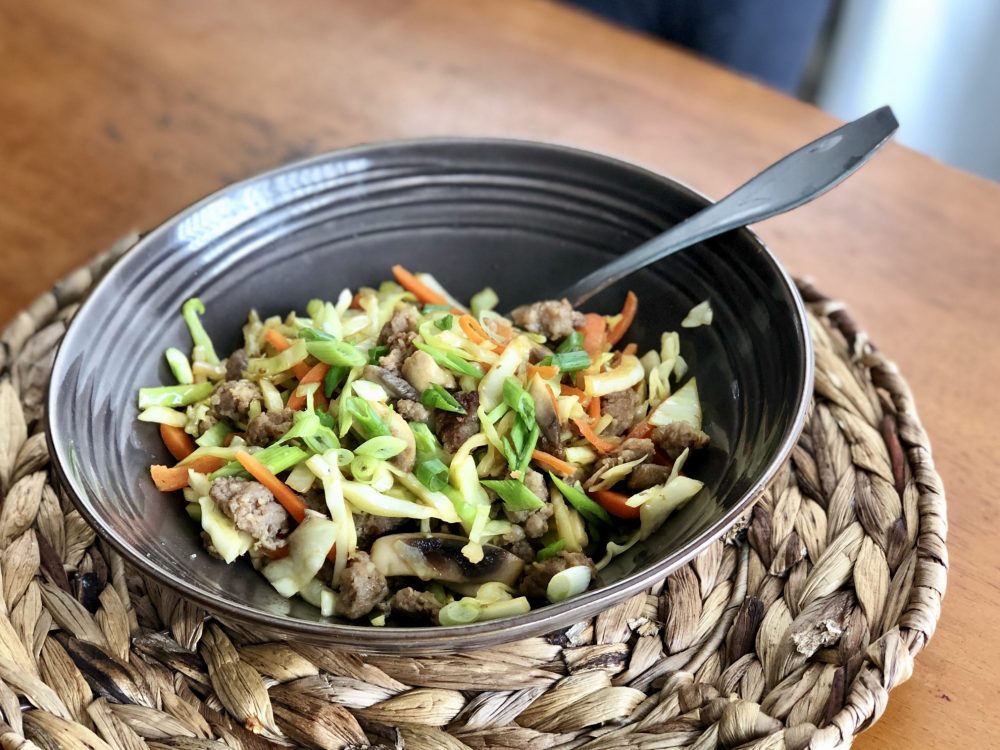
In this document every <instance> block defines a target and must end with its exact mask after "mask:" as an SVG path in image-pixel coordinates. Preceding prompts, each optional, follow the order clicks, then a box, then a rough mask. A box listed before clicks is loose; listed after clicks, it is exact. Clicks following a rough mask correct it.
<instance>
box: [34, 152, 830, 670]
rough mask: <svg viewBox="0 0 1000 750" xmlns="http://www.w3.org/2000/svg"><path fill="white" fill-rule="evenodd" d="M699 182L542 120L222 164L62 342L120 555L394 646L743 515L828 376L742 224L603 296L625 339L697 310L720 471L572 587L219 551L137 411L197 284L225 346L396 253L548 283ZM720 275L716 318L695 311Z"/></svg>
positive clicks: (53, 411)
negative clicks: (339, 602) (465, 606)
mask: <svg viewBox="0 0 1000 750" xmlns="http://www.w3.org/2000/svg"><path fill="white" fill-rule="evenodd" d="M708 202H709V201H708V200H707V199H705V198H704V197H702V196H700V195H698V194H697V193H695V192H694V191H692V190H690V189H689V188H687V187H685V186H683V185H680V184H678V183H677V182H675V181H673V180H670V179H668V178H666V177H662V176H659V175H656V174H653V173H651V172H648V171H645V170H643V169H640V168H638V167H635V166H632V165H629V164H626V163H623V162H620V161H616V160H614V159H610V158H607V157H603V156H599V155H596V154H592V153H587V152H583V151H578V150H573V149H569V148H563V147H558V146H552V145H545V144H539V143H531V142H520V141H502V140H484V139H432V140H417V141H403V142H394V143H387V144H376V145H371V146H362V147H357V148H351V149H346V150H342V151H337V152H333V153H329V154H324V155H321V156H318V157H315V158H312V159H308V160H306V161H303V162H299V163H296V164H292V165H289V166H286V167H282V168H280V169H277V170H275V171H272V172H268V173H266V174H263V175H260V176H257V177H253V178H251V179H248V180H246V181H244V182H241V183H238V184H236V185H233V186H230V187H227V188H225V189H223V190H221V191H220V192H218V193H216V194H214V195H212V196H210V197H208V198H206V199H204V200H203V201H201V202H199V203H198V204H196V205H194V206H193V207H191V208H189V209H187V210H185V211H184V212H182V213H181V214H179V215H178V216H176V217H174V218H172V219H170V220H169V221H167V222H166V223H164V224H163V225H162V226H160V227H159V228H158V229H156V230H155V231H153V232H152V233H150V234H149V235H147V236H146V237H144V238H143V239H142V240H141V241H140V242H139V243H138V244H137V245H136V246H135V247H134V248H133V249H132V250H131V251H130V252H129V253H127V254H126V255H125V256H124V257H123V258H122V259H121V260H120V261H119V262H118V263H117V264H116V265H115V266H114V267H113V268H112V269H111V270H110V272H109V273H108V274H107V276H106V277H105V278H104V279H103V280H102V281H101V282H100V283H99V284H98V285H97V287H96V288H95V289H94V290H93V292H92V293H91V294H90V296H89V298H88V299H87V300H86V302H85V303H84V304H83V306H82V307H81V308H80V310H79V312H78V313H77V314H76V317H75V318H74V320H73V322H72V324H71V325H70V327H69V330H68V331H67V333H66V336H65V338H64V340H63V342H62V345H61V347H60V349H59V352H58V355H57V357H56V361H55V365H54V368H53V373H52V380H51V384H50V392H49V397H48V409H47V413H48V421H49V432H48V434H49V442H50V447H51V453H52V457H53V461H54V463H55V466H56V468H57V471H58V473H59V475H60V478H61V480H62V482H63V484H64V486H65V487H66V489H67V490H68V492H69V494H70V496H71V497H72V498H73V500H74V502H75V503H76V505H77V507H78V508H79V509H80V512H81V513H82V514H83V515H84V517H85V518H86V519H87V521H89V522H90V523H91V524H92V525H93V526H94V528H95V529H96V530H97V532H98V533H99V534H100V535H101V536H102V537H103V538H105V539H106V540H107V541H108V542H109V543H110V544H111V545H112V546H113V547H114V548H115V549H117V550H118V551H119V552H120V553H121V554H122V555H123V556H124V557H125V558H126V560H127V561H128V562H129V563H131V564H132V565H134V566H136V567H137V568H139V569H140V570H141V571H142V572H144V573H146V574H148V575H149V576H151V577H152V578H154V579H156V580H157V581H159V582H161V583H163V584H165V585H167V586H169V587H170V588H172V589H174V590H176V591H177V592H178V593H179V594H180V595H181V596H183V597H185V598H187V599H189V600H192V601H193V602H195V603H197V604H200V605H202V606H204V607H205V608H207V609H208V610H210V611H212V612H213V613H215V614H217V615H219V616H220V617H222V618H223V619H227V620H231V621H239V622H241V623H242V624H243V625H244V626H245V627H250V628H252V629H255V630H256V631H258V632H261V634H262V635H266V636H268V637H296V638H301V639H306V640H309V641H313V642H318V643H324V644H328V645H339V646H351V647H355V648H358V649H361V650H366V651H376V652H402V651H408V652H433V651H441V650H462V649H469V648H477V647H483V646H487V645H490V644H495V643H499V642H503V641H510V640H514V639H517V638H522V637H526V636H531V635H538V634H541V633H544V632H549V631H553V630H556V629H558V628H560V627H564V626H567V625H570V624H572V623H574V622H577V621H579V620H582V619H585V618H587V617H589V616H592V615H594V614H595V613H597V612H598V611H600V610H602V609H604V608H607V607H609V606H611V605H612V604H614V603H615V602H618V601H620V600H622V599H624V598H625V597H627V596H629V595H631V594H634V593H636V592H638V591H640V590H642V589H643V588H645V587H647V586H649V585H650V584H652V583H653V582H655V581H657V580H660V579H662V578H663V577H664V576H666V575H667V574H668V573H670V572H671V571H673V570H675V569H676V568H678V567H679V566H681V565H683V564H684V563H686V562H688V561H690V560H691V559H692V558H694V557H695V556H696V555H697V554H698V553H700V552H701V551H702V550H704V549H705V547H707V546H708V545H709V544H711V543H712V542H713V541H714V540H716V539H718V538H719V537H720V536H721V535H722V534H724V533H725V531H726V530H727V529H728V528H730V527H731V526H732V524H733V523H734V522H735V521H736V519H737V518H738V516H739V515H740V513H741V512H742V511H744V510H745V509H746V508H747V507H748V506H749V505H750V504H751V503H752V502H753V499H754V498H755V496H756V494H757V493H758V492H759V491H760V490H761V489H762V488H763V486H764V484H765V483H766V482H767V480H768V479H769V478H770V477H771V476H772V475H773V474H774V472H775V471H776V470H777V469H778V467H779V466H780V465H781V463H782V462H783V461H784V460H785V459H786V457H787V455H788V453H789V451H790V449H791V447H792V445H793V444H794V441H795V439H796V438H797V436H798V433H799V431H800V429H801V426H802V423H803V420H804V417H805V411H806V408H807V406H808V403H809V399H810V396H811V391H812V349H811V344H810V341H809V336H808V332H807V326H806V320H805V312H804V309H803V306H802V301H801V299H800V298H799V295H798V293H797V291H796V290H795V287H794V285H793V284H792V282H791V280H790V279H789V277H788V275H787V274H786V273H785V272H784V270H783V269H782V268H781V266H780V265H779V264H778V262H777V261H776V260H775V258H774V257H773V256H772V255H771V254H770V252H769V251H768V250H767V249H766V248H765V247H764V246H763V245H762V244H761V242H760V241H759V240H758V239H757V238H756V236H754V235H753V234H752V233H751V232H749V231H748V230H738V231H734V232H730V233H728V234H726V235H723V236H721V237H718V238H716V239H714V240H711V241H709V242H705V243H703V244H701V245H698V246H696V247H694V248H691V249H690V250H687V251H685V252H683V253H680V254H678V255H675V256H672V257H670V258H668V259H666V260H664V261H661V262H659V263H657V264H654V265H652V266H650V267H648V268H646V269H644V270H643V271H641V272H639V273H637V274H635V275H633V276H632V277H630V278H628V279H627V280H626V281H625V282H623V283H622V284H619V285H618V286H616V287H612V288H610V289H608V290H606V291H605V292H603V293H602V294H600V295H599V296H597V297H595V298H594V299H593V300H592V301H591V303H590V304H589V305H588V309H590V310H595V311H599V312H604V313H613V312H616V311H617V310H618V309H619V308H620V306H621V302H622V299H623V295H624V292H625V290H626V289H627V288H631V289H632V290H634V291H635V292H636V293H637V294H638V296H639V299H640V306H639V313H638V316H637V318H636V321H635V323H634V324H633V326H632V328H631V330H630V331H629V335H628V338H627V339H626V341H635V342H636V343H637V344H638V345H639V347H640V350H641V351H645V350H646V349H649V348H659V340H660V335H661V333H663V332H664V331H669V330H680V331H681V333H682V336H681V341H682V355H683V357H684V359H685V360H686V361H687V363H688V366H689V372H690V373H691V374H693V375H696V376H697V378H698V385H699V391H700V394H701V399H702V404H703V408H704V422H705V429H706V431H707V432H708V433H709V435H710V436H711V438H712V444H711V447H710V449H708V450H707V451H704V452H703V455H700V456H698V457H697V459H696V460H692V461H691V462H689V464H688V467H686V470H687V472H688V473H689V474H691V475H693V476H695V477H697V478H699V479H701V480H703V481H704V482H705V484H706V487H705V490H704V491H703V492H702V493H701V494H700V495H699V496H698V497H697V498H695V499H694V500H693V501H692V502H690V503H689V504H688V505H687V506H685V507H684V508H683V509H682V510H681V511H679V512H677V513H676V514H674V515H673V516H671V517H670V519H669V520H668V522H667V523H666V524H665V525H664V527H663V528H661V529H660V530H659V532H657V533H656V534H655V535H654V536H653V537H652V538H650V539H649V540H647V541H646V542H644V543H642V544H640V545H637V546H636V547H634V548H633V549H632V550H630V551H629V552H628V553H626V554H624V555H622V556H621V557H619V558H617V559H616V560H615V561H614V562H613V563H612V564H611V565H610V566H609V567H608V568H606V569H605V570H604V571H602V573H601V575H600V577H599V579H598V582H597V583H598V586H597V588H595V589H594V590H592V591H589V592H587V593H586V594H584V595H582V596H580V597H577V598H575V599H573V600H571V601H568V602H563V603H560V604H554V605H549V606H545V607H541V608H538V609H535V610H532V611H531V612H530V613H528V614H525V615H521V616H518V617H513V618H509V619H504V620H497V621H492V622H485V623H478V624H474V625H468V626H460V627H449V628H441V627H411V628H394V627H386V628H374V627H370V626H368V625H352V624H350V623H349V622H347V621H344V620H339V619H336V618H324V617H322V616H321V615H320V613H319V612H318V610H317V609H315V608H314V607H312V606H310V605H308V604H306V603H304V602H301V601H298V600H295V601H289V600H286V599H284V598H282V597H281V596H279V595H278V594H277V593H276V592H275V591H274V590H273V589H272V588H271V586H270V584H268V582H267V581H266V580H265V579H264V578H263V577H262V576H260V575H259V574H257V573H256V572H255V571H254V570H253V569H252V567H251V566H250V564H249V562H247V561H245V560H243V561H240V562H238V563H237V564H234V565H231V566H227V565H225V564H224V563H223V562H221V561H219V560H216V559H214V558H212V557H210V556H209V555H208V554H206V552H205V551H204V549H203V547H202V545H201V541H200V539H199V533H198V531H199V530H198V528H197V525H196V524H195V523H194V522H193V521H191V519H189V518H188V516H187V514H186V513H185V512H184V510H183V506H182V504H181V502H180V501H179V500H178V497H177V496H176V493H175V494H172V495H167V494H163V493H161V492H159V491H157V490H156V488H155V487H154V486H153V484H152V482H151V480H150V477H149V465H150V464H154V463H170V462H171V459H170V457H169V456H168V455H167V453H166V451H165V449H164V448H163V445H162V444H161V441H160V439H159V435H158V431H157V429H156V426H155V425H149V424H143V423H140V422H137V421H136V415H137V408H136V392H137V389H138V388H139V387H140V386H147V385H158V384H164V383H171V382H173V381H172V379H171V377H170V373H169V370H168V369H167V367H166V364H165V362H164V358H163V351H164V349H165V348H166V347H167V346H171V345H175V346H178V347H180V348H181V349H187V348H188V347H189V345H190V344H189V341H190V340H189V338H188V334H187V331H186V329H185V327H184V324H183V321H182V319H181V316H180V314H179V313H180V306H181V303H182V302H183V301H184V300H185V299H187V298H188V297H192V296H197V297H200V298H201V299H202V300H203V302H204V303H205V306H206V308H207V314H206V316H205V318H204V321H205V325H206V328H207V329H208V331H209V333H210V335H211V336H212V338H213V341H214V342H215V345H216V348H217V349H218V351H219V352H220V353H223V352H229V351H232V350H233V349H235V348H236V347H237V346H239V345H240V342H241V334H240V330H241V326H242V325H243V323H244V322H245V319H246V315H247V313H248V311H249V309H250V308H256V309H257V310H258V312H259V313H260V314H261V316H262V317H266V316H269V315H274V314H284V313H286V312H287V311H288V310H291V309H298V310H300V311H304V307H305V303H306V301H308V300H309V299H311V298H316V297H319V298H323V299H334V298H336V296H337V294H338V293H339V292H340V290H341V289H343V288H345V287H350V288H356V287H358V286H360V285H372V284H377V282H379V281H380V280H382V279H385V278H387V277H389V275H390V274H389V268H390V266H392V265H393V264H395V263H402V264H404V265H406V266H407V267H408V268H410V269H413V270H420V271H428V272H431V273H433V274H434V275H435V276H436V277H437V279H438V280H439V281H440V282H441V283H442V284H444V286H445V287H446V288H448V289H449V290H450V291H451V292H452V294H454V295H455V296H456V297H457V298H459V299H468V298H469V297H470V296H471V295H472V294H473V293H475V292H476V291H478V290H479V289H481V288H482V287H484V286H487V285H488V286H492V287H493V288H494V289H495V290H496V291H497V292H498V293H499V295H500V298H501V304H502V307H503V309H511V308H512V307H514V306H516V305H518V304H522V303H525V302H530V301H534V300H538V299H544V298H548V297H551V296H552V295H553V294H555V293H557V292H558V291H559V290H560V289H562V288H564V287H566V286H568V285H569V284H570V283H572V282H573V281H575V280H576V279H578V278H580V277H582V276H583V275H585V274H587V273H589V272H590V271H592V270H594V269H596V268H597V267H598V266H600V265H602V264H604V263H606V262H607V261H608V260H609V259H610V258H612V257H613V256H614V255H616V254H619V253H622V252H624V251H627V250H629V249H631V248H633V247H635V246H636V245H638V244H640V243H641V242H642V241H644V240H645V239H647V238H649V237H651V236H652V235H654V234H656V233H658V232H661V231H662V230H663V229H665V228H666V227H669V226H671V225H672V224H675V223H677V222H679V221H681V220H683V219H684V218H685V217H687V216H689V215H691V214H692V213H694V212H696V211H697V210H699V209H700V208H702V207H703V206H705V205H707V204H708ZM705 299H708V300H710V302H711V305H712V309H713V311H714V322H713V323H712V325H711V326H707V327H699V328H694V329H680V328H679V326H680V321H681V320H682V319H683V318H684V316H685V314H686V313H687V311H688V310H689V309H690V308H691V307H692V306H694V305H695V304H696V303H698V302H701V301H702V300H705Z"/></svg>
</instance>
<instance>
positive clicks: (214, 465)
mask: <svg viewBox="0 0 1000 750" xmlns="http://www.w3.org/2000/svg"><path fill="white" fill-rule="evenodd" d="M224 463H225V461H223V460H222V459H219V458H213V457H212V456H204V457H203V458H199V459H195V460H194V461H192V462H191V463H189V464H185V465H184V466H174V467H169V466H158V465H153V466H150V467H149V473H150V475H151V476H152V477H153V484H155V485H156V489H158V490H159V491H160V492H174V491H175V490H180V489H183V488H184V487H187V486H188V471H197V472H199V473H201V474H210V473H211V472H213V471H215V470H216V469H218V468H219V467H220V466H222V465H223V464H224Z"/></svg>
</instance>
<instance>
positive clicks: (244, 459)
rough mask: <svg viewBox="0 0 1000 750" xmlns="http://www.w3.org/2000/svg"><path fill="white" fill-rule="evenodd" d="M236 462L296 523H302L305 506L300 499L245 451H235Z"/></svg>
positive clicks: (304, 515)
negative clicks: (268, 491) (267, 491)
mask: <svg viewBox="0 0 1000 750" xmlns="http://www.w3.org/2000/svg"><path fill="white" fill-rule="evenodd" d="M236 460H237V461H239V462H240V465H241V466H243V468H244V469H246V470H247V471H248V472H249V473H250V476H252V477H253V478H254V479H256V480H257V481H258V482H260V483H261V484H262V485H264V486H265V487H267V488H268V489H269V490H271V494H272V495H274V499H275V500H277V501H278V502H279V503H281V507H283V508H284V509H285V510H287V511H288V514H289V515H290V516H291V517H292V518H294V519H295V521H296V522H297V523H302V519H303V518H305V517H306V504H305V503H304V502H302V498H301V497H299V496H298V495H296V494H295V493H294V492H292V490H291V488H290V487H289V486H288V485H287V484H285V483H284V482H282V481H281V480H280V479H278V478H277V477H276V476H274V474H272V473H271V472H270V471H268V469H267V467H266V466H264V464H262V463H261V462H260V461H258V460H257V459H256V458H254V457H253V456H251V455H250V454H249V453H247V452H246V451H236Z"/></svg>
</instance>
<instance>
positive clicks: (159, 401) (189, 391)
mask: <svg viewBox="0 0 1000 750" xmlns="http://www.w3.org/2000/svg"><path fill="white" fill-rule="evenodd" d="M214 387H215V386H213V385H212V384H211V383H195V384H193V385H161V386H156V387H154V388H140V389H139V408H140V409H148V408H149V407H150V406H187V405H188V404H193V403H195V402H196V401H201V400H202V399H203V398H208V397H209V396H211V395H212V389H213V388H214Z"/></svg>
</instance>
